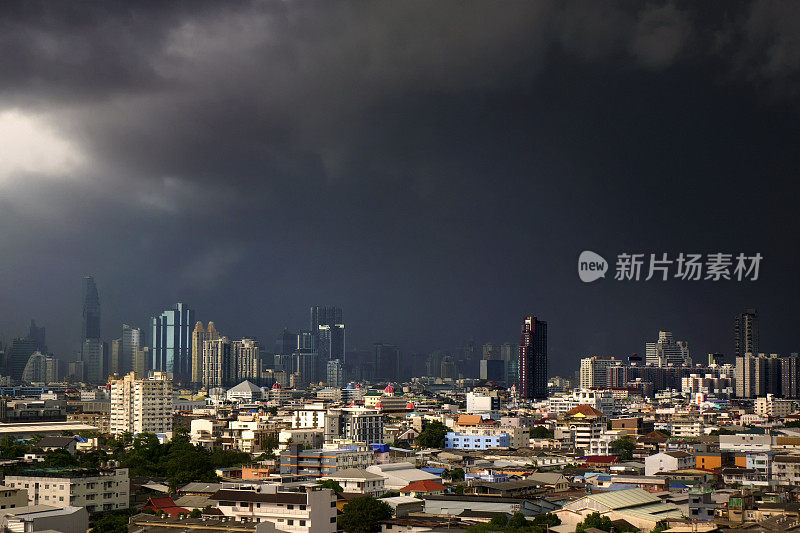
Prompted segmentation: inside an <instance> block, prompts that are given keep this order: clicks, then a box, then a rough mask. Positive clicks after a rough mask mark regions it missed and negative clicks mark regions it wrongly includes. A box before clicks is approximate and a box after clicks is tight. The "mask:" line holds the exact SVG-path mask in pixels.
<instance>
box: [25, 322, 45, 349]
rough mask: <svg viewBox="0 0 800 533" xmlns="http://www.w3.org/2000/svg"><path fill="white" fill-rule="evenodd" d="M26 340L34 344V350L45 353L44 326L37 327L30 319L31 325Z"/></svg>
mask: <svg viewBox="0 0 800 533" xmlns="http://www.w3.org/2000/svg"><path fill="white" fill-rule="evenodd" d="M28 338H29V339H31V340H32V341H33V342H34V343H36V350H37V351H40V352H42V353H47V341H46V338H45V329H44V326H42V327H37V326H36V321H35V320H34V319H32V318H31V325H30V327H29V328H28Z"/></svg>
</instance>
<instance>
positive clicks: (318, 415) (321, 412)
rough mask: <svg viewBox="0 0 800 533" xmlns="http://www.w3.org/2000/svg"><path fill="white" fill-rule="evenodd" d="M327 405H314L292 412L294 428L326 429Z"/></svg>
mask: <svg viewBox="0 0 800 533" xmlns="http://www.w3.org/2000/svg"><path fill="white" fill-rule="evenodd" d="M327 411H328V410H327V409H326V408H325V404H322V403H312V404H308V405H306V406H304V407H303V408H302V409H295V410H294V411H292V416H291V424H292V428H320V429H324V428H325V413H326V412H327Z"/></svg>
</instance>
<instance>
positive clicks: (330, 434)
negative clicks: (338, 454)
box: [325, 407, 383, 444]
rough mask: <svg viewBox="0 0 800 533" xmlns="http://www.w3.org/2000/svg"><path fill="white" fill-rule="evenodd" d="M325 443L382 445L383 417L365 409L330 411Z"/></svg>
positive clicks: (326, 417)
mask: <svg viewBox="0 0 800 533" xmlns="http://www.w3.org/2000/svg"><path fill="white" fill-rule="evenodd" d="M325 442H328V443H336V442H350V443H365V444H371V443H382V442H383V415H382V414H381V413H380V412H377V411H374V410H373V409H366V408H364V407H345V408H341V409H328V411H327V413H326V414H325Z"/></svg>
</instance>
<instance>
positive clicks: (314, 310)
mask: <svg viewBox="0 0 800 533" xmlns="http://www.w3.org/2000/svg"><path fill="white" fill-rule="evenodd" d="M343 323H344V321H343V320H342V308H341V307H335V306H332V305H328V306H325V305H315V306H312V307H311V326H310V328H309V330H310V331H312V332H316V331H317V330H318V329H319V327H320V326H333V325H335V324H343Z"/></svg>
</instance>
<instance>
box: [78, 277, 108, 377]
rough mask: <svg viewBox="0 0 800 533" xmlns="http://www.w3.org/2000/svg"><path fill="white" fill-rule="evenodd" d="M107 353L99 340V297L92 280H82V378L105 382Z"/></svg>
mask: <svg viewBox="0 0 800 533" xmlns="http://www.w3.org/2000/svg"><path fill="white" fill-rule="evenodd" d="M107 358H108V352H107V348H105V347H104V344H103V341H102V340H100V296H99V295H98V293H97V286H96V285H95V283H94V278H93V277H91V276H85V277H84V278H83V314H82V322H81V361H83V378H84V379H85V380H86V381H90V382H93V383H100V382H104V381H105V380H106V376H107V372H108V367H109V366H110V365H109V364H108V359H107Z"/></svg>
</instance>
